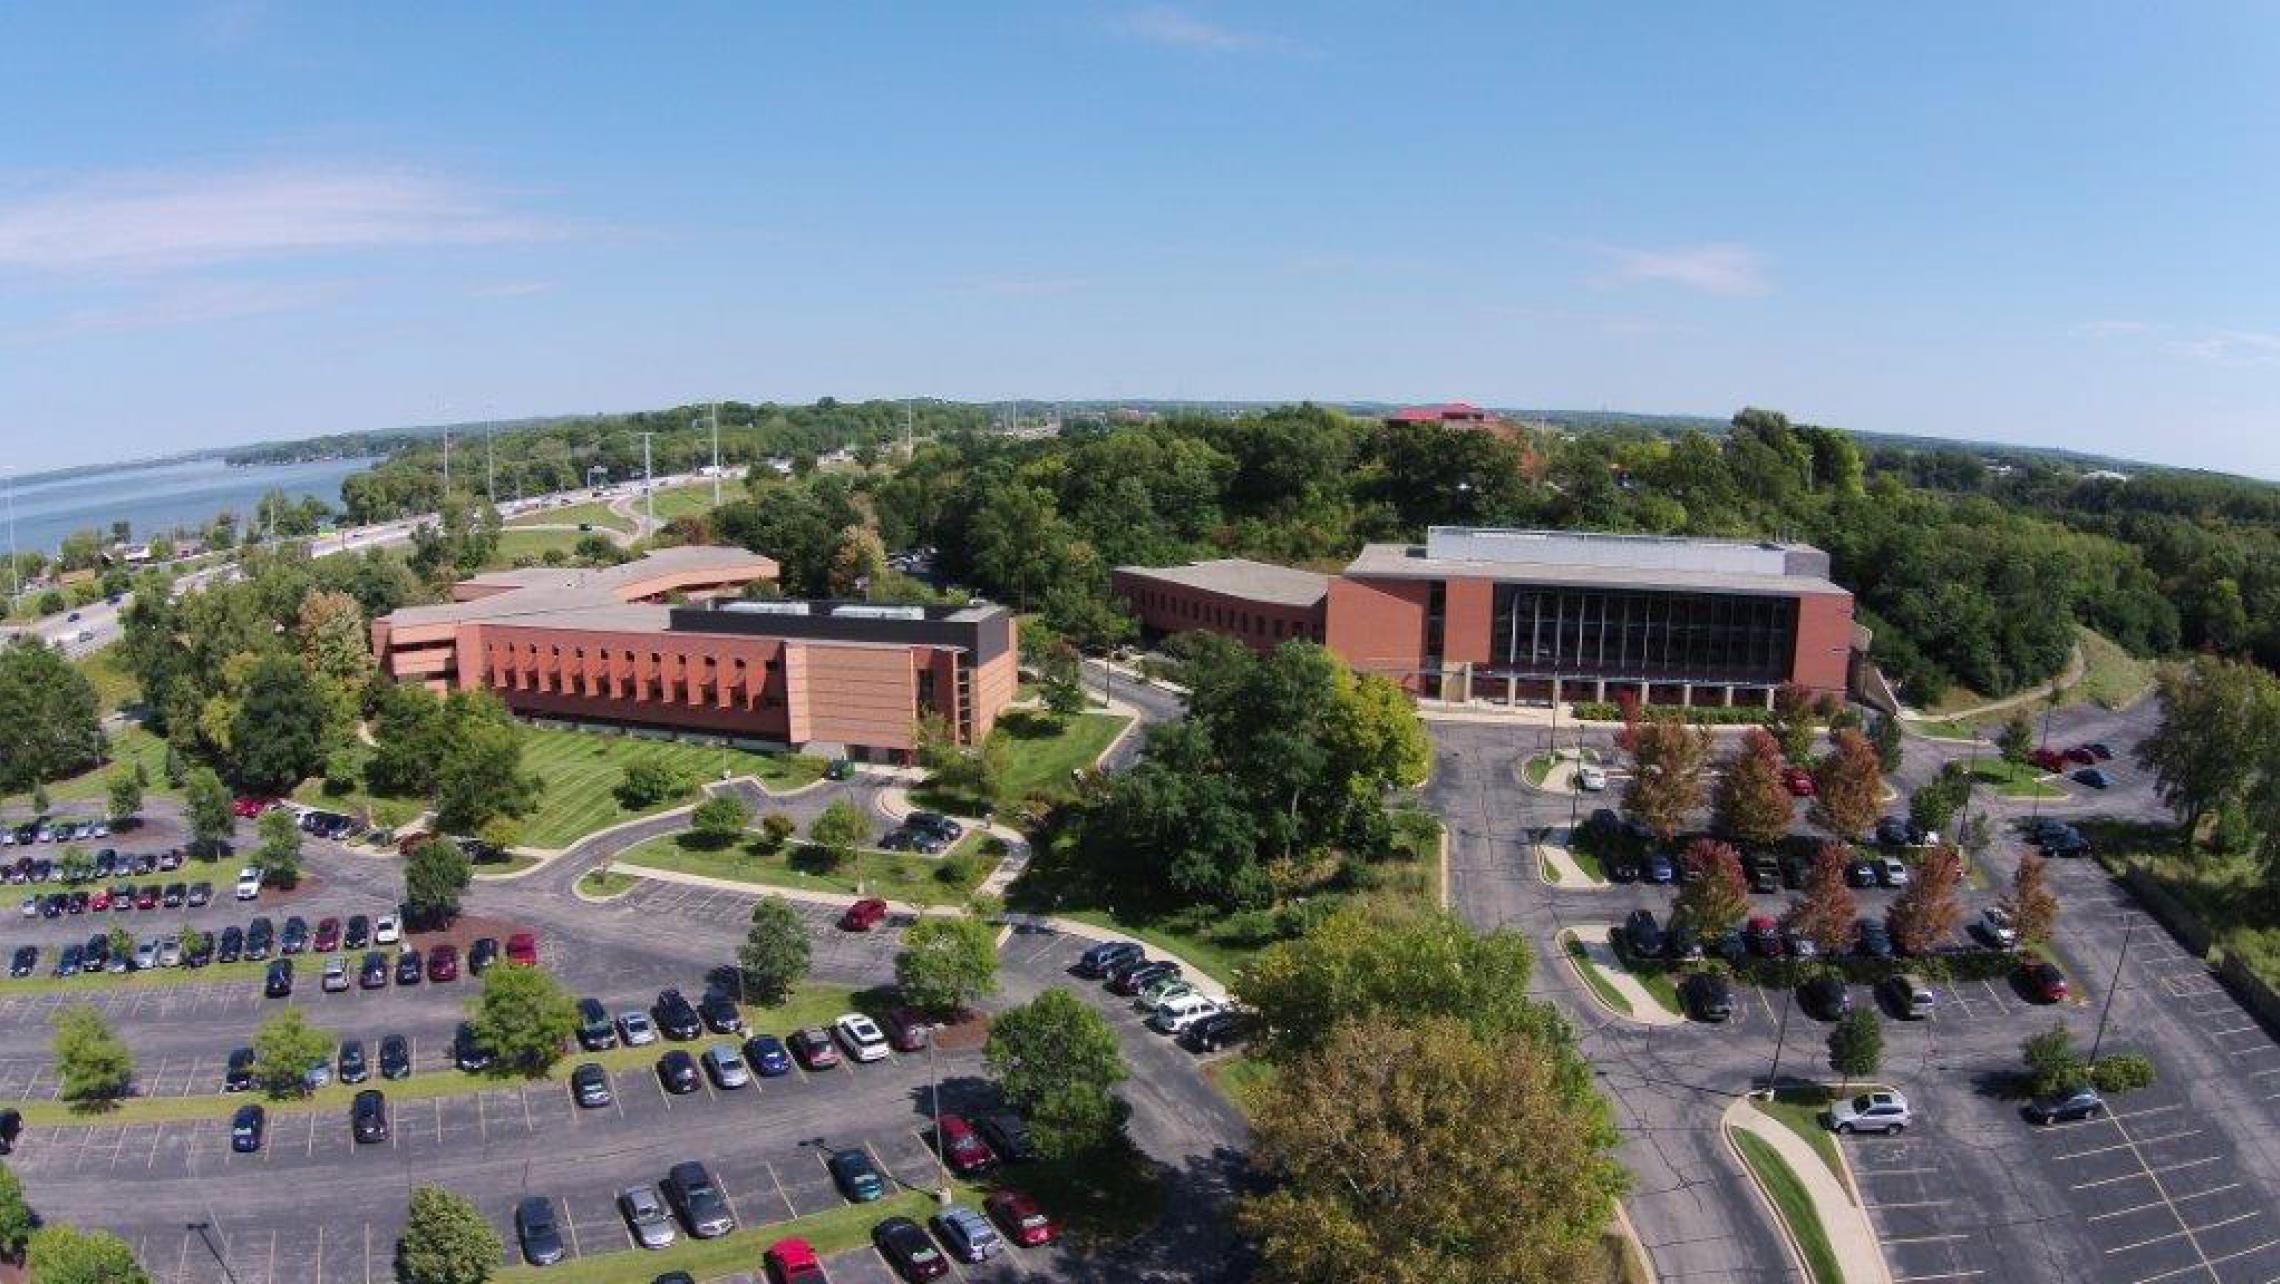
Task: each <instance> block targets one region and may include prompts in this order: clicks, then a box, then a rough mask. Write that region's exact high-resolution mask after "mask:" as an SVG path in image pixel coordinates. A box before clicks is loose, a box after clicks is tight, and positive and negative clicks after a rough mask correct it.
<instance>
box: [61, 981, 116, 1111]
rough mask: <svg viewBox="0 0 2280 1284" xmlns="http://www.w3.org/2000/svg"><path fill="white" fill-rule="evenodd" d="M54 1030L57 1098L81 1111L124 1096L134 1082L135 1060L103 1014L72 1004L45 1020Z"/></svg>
mask: <svg viewBox="0 0 2280 1284" xmlns="http://www.w3.org/2000/svg"><path fill="white" fill-rule="evenodd" d="M49 1022H50V1024H52V1025H53V1026H54V1027H55V1041H54V1044H53V1054H54V1061H55V1077H56V1081H57V1083H58V1084H59V1085H60V1086H59V1089H58V1092H57V1095H58V1096H60V1097H62V1098H63V1099H64V1100H65V1101H69V1102H71V1103H73V1104H75V1105H79V1106H82V1107H92V1106H100V1105H102V1104H104V1103H107V1102H110V1101H115V1100H117V1099H118V1098H120V1097H123V1096H125V1095H126V1093H127V1089H128V1088H130V1087H132V1086H133V1085H134V1081H135V1057H134V1053H133V1052H132V1051H130V1050H129V1049H128V1048H127V1045H126V1043H125V1041H124V1040H122V1039H120V1038H119V1036H118V1034H117V1033H116V1032H114V1031H113V1030H112V1029H111V1025H110V1023H109V1022H108V1021H105V1020H104V1019H103V1014H102V1013H100V1012H98V1011H96V1010H95V1009H94V1008H92V1007H89V1006H88V1005H86V1004H84V1003H75V1004H73V1005H72V1006H70V1007H67V1008H64V1009H63V1010H62V1011H60V1012H57V1013H56V1014H55V1015H54V1016H53V1017H51V1018H50V1019H49Z"/></svg>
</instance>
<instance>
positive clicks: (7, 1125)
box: [0, 1110, 24, 1155]
mask: <svg viewBox="0 0 2280 1284" xmlns="http://www.w3.org/2000/svg"><path fill="white" fill-rule="evenodd" d="M23 1131H24V1116H23V1114H22V1113H21V1112H20V1111H15V1110H0V1155H12V1154H14V1153H16V1138H17V1136H18V1135H19V1134H21V1133H22V1132H23Z"/></svg>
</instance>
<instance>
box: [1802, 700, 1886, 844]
mask: <svg viewBox="0 0 2280 1284" xmlns="http://www.w3.org/2000/svg"><path fill="white" fill-rule="evenodd" d="M1813 786H1814V790H1813V792H1814V799H1813V820H1814V822H1815V823H1816V824H1818V825H1820V826H1821V828H1823V829H1826V830H1828V831H1829V832H1830V833H1832V834H1835V835H1836V836H1837V837H1839V838H1842V839H1844V840H1845V841H1847V842H1852V841H1855V840H1857V839H1858V838H1859V837H1860V836H1861V835H1862V834H1863V833H1865V832H1867V830H1868V827H1869V826H1870V825H1873V824H1875V823H1876V814H1877V813H1878V812H1880V811H1882V810H1883V809H1884V769H1883V767H1882V766H1880V765H1879V764H1878V762H1877V759H1876V746H1875V745H1872V744H1870V743H1869V742H1868V737H1867V736H1864V735H1862V734H1861V733H1860V732H1858V731H1854V730H1851V729H1849V728H1848V729H1846V730H1844V731H1840V732H1838V733H1837V734H1836V735H1835V736H1834V737H1832V740H1831V746H1830V749H1829V755H1828V757H1826V758H1823V759H1821V761H1820V763H1819V764H1817V765H1816V766H1815V767H1814V768H1813Z"/></svg>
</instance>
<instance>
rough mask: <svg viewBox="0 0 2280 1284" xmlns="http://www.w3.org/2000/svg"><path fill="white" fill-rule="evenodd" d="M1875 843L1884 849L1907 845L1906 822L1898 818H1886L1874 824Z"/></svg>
mask: <svg viewBox="0 0 2280 1284" xmlns="http://www.w3.org/2000/svg"><path fill="white" fill-rule="evenodd" d="M1876 841H1877V842H1878V843H1880V844H1882V845H1883V846H1886V847H1905V846H1907V845H1908V822H1907V821H1905V820H1902V819H1900V818H1899V817H1898V816H1886V817H1885V818H1883V819H1882V820H1879V821H1877V822H1876Z"/></svg>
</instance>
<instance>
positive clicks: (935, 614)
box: [372, 547, 1019, 761]
mask: <svg viewBox="0 0 2280 1284" xmlns="http://www.w3.org/2000/svg"><path fill="white" fill-rule="evenodd" d="M775 577H776V563H775V562H773V561H771V560H770V559H768V558H765V557H761V556H759V555H757V554H754V553H748V552H745V551H744V550H742V549H730V548H708V547H685V548H668V549H661V550H659V551H658V552H655V553H652V554H650V555H649V556H648V557H645V558H642V559H640V560H638V561H634V562H628V563H626V564H625V565H622V566H614V567H609V568H606V569H602V570H546V569H534V570H528V571H508V572H503V573H499V574H494V575H483V576H477V577H476V578H474V579H472V580H467V581H465V582H463V583H461V584H459V585H458V586H456V587H455V588H454V589H453V592H452V596H453V598H454V599H455V600H454V601H452V602H448V603H444V604H440V605H436V606H414V607H406V608H404V609H403V610H400V611H397V612H395V613H393V614H391V615H389V616H387V617H386V618H384V619H380V620H376V621H374V622H373V626H372V640H373V651H374V654H375V655H377V656H378V657H379V659H380V663H381V666H382V668H383V670H384V671H385V672H387V673H389V674H391V675H392V676H395V677H397V678H400V679H406V680H418V681H423V682H426V683H427V684H428V685H430V686H431V687H434V688H436V689H438V690H444V689H449V688H453V687H473V686H480V687H487V688H489V689H490V690H492V691H495V692H497V693H498V694H499V696H500V697H501V698H502V699H504V700H505V701H506V703H507V706H508V707H509V708H510V709H512V710H514V711H515V712H516V713H518V714H522V715H524V716H528V717H533V718H553V719H561V720H565V721H573V722H594V723H606V724H611V725H618V726H634V727H650V728H659V729H673V730H686V731H697V732H705V733H709V734H715V735H723V736H728V737H731V738H733V739H738V740H747V741H755V742H761V743H768V744H782V745H788V746H791V747H794V748H800V749H813V750H817V751H821V752H833V753H837V752H845V753H847V754H848V755H849V756H851V757H855V758H861V759H871V760H883V761H901V760H904V759H906V758H907V757H908V756H909V755H910V753H911V751H912V750H913V749H914V748H915V747H916V743H917V738H916V730H917V725H918V721H919V718H920V716H921V715H922V714H926V713H933V714H939V715H940V716H941V717H942V718H943V719H944V720H945V721H946V722H947V723H948V724H949V726H950V727H951V728H952V730H953V732H954V733H955V734H956V735H957V737H958V739H959V740H960V741H963V742H972V741H977V740H979V739H981V738H982V737H984V736H987V735H988V734H989V732H990V728H991V727H992V726H994V725H995V724H996V721H997V717H998V714H999V713H1000V712H1001V711H1002V710H1003V709H1004V708H1005V706H1006V705H1007V704H1008V703H1009V702H1010V701H1011V700H1012V699H1013V694H1014V688H1015V686H1016V685H1017V678H1016V675H1015V669H1016V667H1017V666H1018V664H1019V655H1018V651H1017V649H1016V642H1015V630H1014V622H1013V617H1012V615H1011V613H1009V612H1008V611H1006V610H1005V609H1004V608H1003V607H997V606H972V607H933V606H926V607H921V606H907V607H903V606H879V605H873V604H870V603H862V602H787V601H743V600H741V599H740V597H739V594H740V592H741V590H742V588H743V586H744V585H745V584H747V583H751V582H755V581H762V582H773V581H774V579H775Z"/></svg>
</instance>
